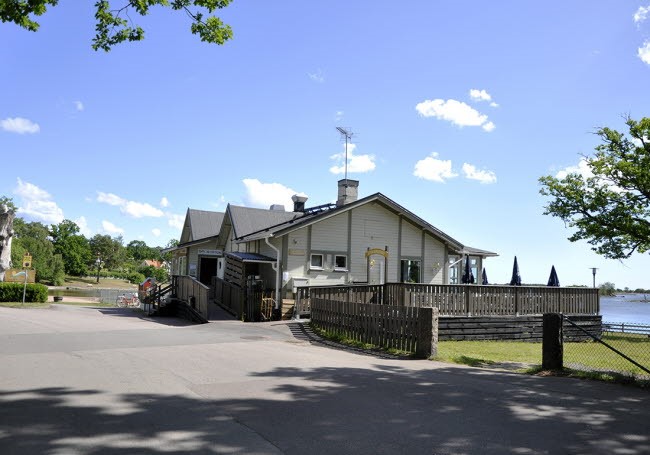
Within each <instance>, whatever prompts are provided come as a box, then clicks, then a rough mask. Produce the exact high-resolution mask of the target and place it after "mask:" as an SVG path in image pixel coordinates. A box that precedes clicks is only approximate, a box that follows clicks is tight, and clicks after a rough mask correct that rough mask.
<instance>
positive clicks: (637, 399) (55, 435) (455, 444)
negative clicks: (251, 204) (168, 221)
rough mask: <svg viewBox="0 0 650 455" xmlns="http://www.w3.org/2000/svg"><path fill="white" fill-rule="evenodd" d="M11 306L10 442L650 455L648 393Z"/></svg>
mask: <svg viewBox="0 0 650 455" xmlns="http://www.w3.org/2000/svg"><path fill="white" fill-rule="evenodd" d="M225 319H226V318H224V320H222V321H217V322H211V323H210V324H205V325H187V324H185V323H184V322H183V321H179V320H176V319H164V318H161V319H158V320H147V319H143V318H140V317H138V313H135V312H133V311H131V310H129V309H110V308H109V309H105V308H103V309H91V308H80V307H71V306H64V305H53V306H52V308H50V309H9V308H0V453H1V454H66V455H67V454H133V453H143V454H181V453H205V454H214V453H224V454H231V453H241V454H309V455H317V454H347V453H354V454H427V455H434V454H435V455H442V454H600V453H603V454H605V453H606V454H632V455H633V454H648V453H650V393H648V392H647V391H644V390H640V389H636V388H631V387H625V386H620V385H611V384H604V383H597V382H591V381H580V380H574V379H566V378H549V377H547V378H541V377H528V376H521V375H516V374H512V373H508V372H501V371H493V370H485V369H475V368H469V367H463V366H457V365H449V364H444V363H438V362H430V361H423V360H396V359H392V358H382V357H378V356H372V355H364V354H360V353H357V352H353V351H348V350H343V349H334V348H332V347H329V346H326V345H323V344H322V343H320V342H318V341H314V340H313V339H311V338H310V337H309V336H307V335H306V333H305V331H304V329H303V327H302V325H301V324H300V323H298V322H293V323H284V322H282V323H259V324H250V323H249V324H244V323H241V322H238V321H232V320H225Z"/></svg>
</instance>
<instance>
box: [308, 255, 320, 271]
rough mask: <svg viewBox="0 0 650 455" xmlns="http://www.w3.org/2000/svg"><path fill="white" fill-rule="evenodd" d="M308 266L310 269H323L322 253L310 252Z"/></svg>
mask: <svg viewBox="0 0 650 455" xmlns="http://www.w3.org/2000/svg"><path fill="white" fill-rule="evenodd" d="M309 268H311V269H320V270H322V269H323V255H322V254H312V255H311V261H310V263H309Z"/></svg>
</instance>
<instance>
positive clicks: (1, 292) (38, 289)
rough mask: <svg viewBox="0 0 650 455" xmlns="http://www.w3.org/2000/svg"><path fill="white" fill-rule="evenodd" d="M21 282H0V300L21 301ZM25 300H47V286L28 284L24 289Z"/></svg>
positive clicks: (22, 285)
mask: <svg viewBox="0 0 650 455" xmlns="http://www.w3.org/2000/svg"><path fill="white" fill-rule="evenodd" d="M23 287H24V284H23V283H0V302H22V301H23ZM25 302H40V303H44V302H47V286H44V285H42V284H31V283H30V284H28V285H27V288H26V289H25Z"/></svg>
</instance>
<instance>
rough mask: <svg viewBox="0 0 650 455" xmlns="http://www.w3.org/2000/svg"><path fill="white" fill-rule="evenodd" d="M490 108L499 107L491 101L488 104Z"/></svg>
mask: <svg viewBox="0 0 650 455" xmlns="http://www.w3.org/2000/svg"><path fill="white" fill-rule="evenodd" d="M490 107H499V105H498V104H497V103H495V102H494V101H492V102H491V103H490Z"/></svg>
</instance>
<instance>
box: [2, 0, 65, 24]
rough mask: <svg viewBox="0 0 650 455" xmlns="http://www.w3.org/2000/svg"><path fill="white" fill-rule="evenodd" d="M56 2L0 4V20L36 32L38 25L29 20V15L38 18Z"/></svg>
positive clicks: (44, 0) (54, 0) (31, 0)
mask: <svg viewBox="0 0 650 455" xmlns="http://www.w3.org/2000/svg"><path fill="white" fill-rule="evenodd" d="M57 3H58V0H29V1H24V0H22V1H11V0H9V1H3V2H0V20H1V21H2V22H13V23H14V24H16V25H19V26H20V27H23V28H24V29H27V30H29V31H31V32H35V31H36V30H38V27H39V24H38V23H37V22H36V21H34V20H32V19H30V17H29V15H30V14H33V15H35V16H40V15H42V14H43V13H45V11H46V10H47V6H48V5H52V6H56V4H57Z"/></svg>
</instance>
